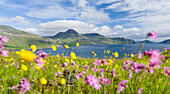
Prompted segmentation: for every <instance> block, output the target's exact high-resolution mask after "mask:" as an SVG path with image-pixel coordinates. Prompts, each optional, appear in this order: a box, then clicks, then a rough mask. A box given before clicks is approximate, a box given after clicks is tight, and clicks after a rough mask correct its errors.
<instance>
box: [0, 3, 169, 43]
mask: <svg viewBox="0 0 170 94" xmlns="http://www.w3.org/2000/svg"><path fill="white" fill-rule="evenodd" d="M0 9H1V11H0V25H9V26H12V27H14V28H17V29H20V30H23V31H26V32H29V33H33V34H37V35H40V36H53V35H55V34H57V33H58V32H65V31H67V30H68V29H74V30H76V31H77V32H78V33H80V34H85V33H99V34H101V35H104V36H107V37H111V38H112V37H125V38H130V39H134V40H135V41H141V40H144V39H145V37H146V35H147V33H149V32H151V31H155V32H157V33H158V38H156V39H150V40H151V41H158V42H159V41H162V40H165V39H170V11H169V10H170V0H0Z"/></svg>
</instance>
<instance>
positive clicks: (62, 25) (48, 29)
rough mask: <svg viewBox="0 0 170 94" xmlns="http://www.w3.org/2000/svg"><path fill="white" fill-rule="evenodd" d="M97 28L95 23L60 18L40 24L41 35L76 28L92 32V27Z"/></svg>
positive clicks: (78, 30)
mask: <svg viewBox="0 0 170 94" xmlns="http://www.w3.org/2000/svg"><path fill="white" fill-rule="evenodd" d="M94 28H96V26H95V25H93V24H87V23H84V22H80V21H73V20H58V21H53V22H47V23H41V24H39V29H38V31H39V34H40V35H41V36H48V35H55V34H57V33H58V32H65V31H66V30H68V29H75V30H76V31H77V32H79V33H81V34H83V33H88V32H89V33H90V32H92V29H94Z"/></svg>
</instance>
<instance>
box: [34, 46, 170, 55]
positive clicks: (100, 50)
mask: <svg viewBox="0 0 170 94" xmlns="http://www.w3.org/2000/svg"><path fill="white" fill-rule="evenodd" d="M140 45H141V44H128V45H122V44H121V45H120V44H118V45H88V46H79V47H74V46H70V48H68V49H65V48H64V47H57V50H56V51H52V49H51V48H47V49H42V50H43V51H45V52H46V53H50V51H51V55H56V54H59V55H60V56H61V54H62V53H64V56H69V55H70V52H71V51H72V48H73V47H74V50H73V52H75V53H76V55H77V57H84V58H88V57H89V58H93V57H94V55H93V54H92V52H93V51H94V52H95V53H96V54H97V56H96V57H98V58H103V57H104V50H105V51H106V50H110V54H107V52H106V56H107V57H110V56H113V55H112V52H116V51H117V52H118V53H119V58H123V57H125V53H126V54H131V53H134V52H135V51H136V50H137V49H138V48H139V47H140ZM123 47H124V50H123ZM161 48H162V49H161ZM163 48H168V49H170V44H157V43H150V44H144V47H143V49H142V52H143V51H144V50H148V51H149V50H150V49H158V50H160V51H161V52H162V51H164V49H163ZM37 51H38V50H37Z"/></svg>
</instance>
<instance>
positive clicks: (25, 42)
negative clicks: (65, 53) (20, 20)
mask: <svg viewBox="0 0 170 94" xmlns="http://www.w3.org/2000/svg"><path fill="white" fill-rule="evenodd" d="M0 36H7V37H8V38H9V41H8V42H6V43H4V46H6V47H7V48H9V49H21V48H29V47H30V45H33V44H34V45H36V46H37V47H38V48H42V47H50V46H51V45H52V44H54V40H51V39H47V38H42V37H40V36H38V35H35V34H30V33H27V32H25V31H21V30H18V29H15V28H13V27H11V26H6V25H0Z"/></svg>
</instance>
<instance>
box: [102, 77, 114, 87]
mask: <svg viewBox="0 0 170 94" xmlns="http://www.w3.org/2000/svg"><path fill="white" fill-rule="evenodd" d="M100 81H101V83H102V84H107V85H109V84H110V83H111V82H112V81H111V80H109V79H108V78H104V77H101V78H100Z"/></svg>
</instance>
